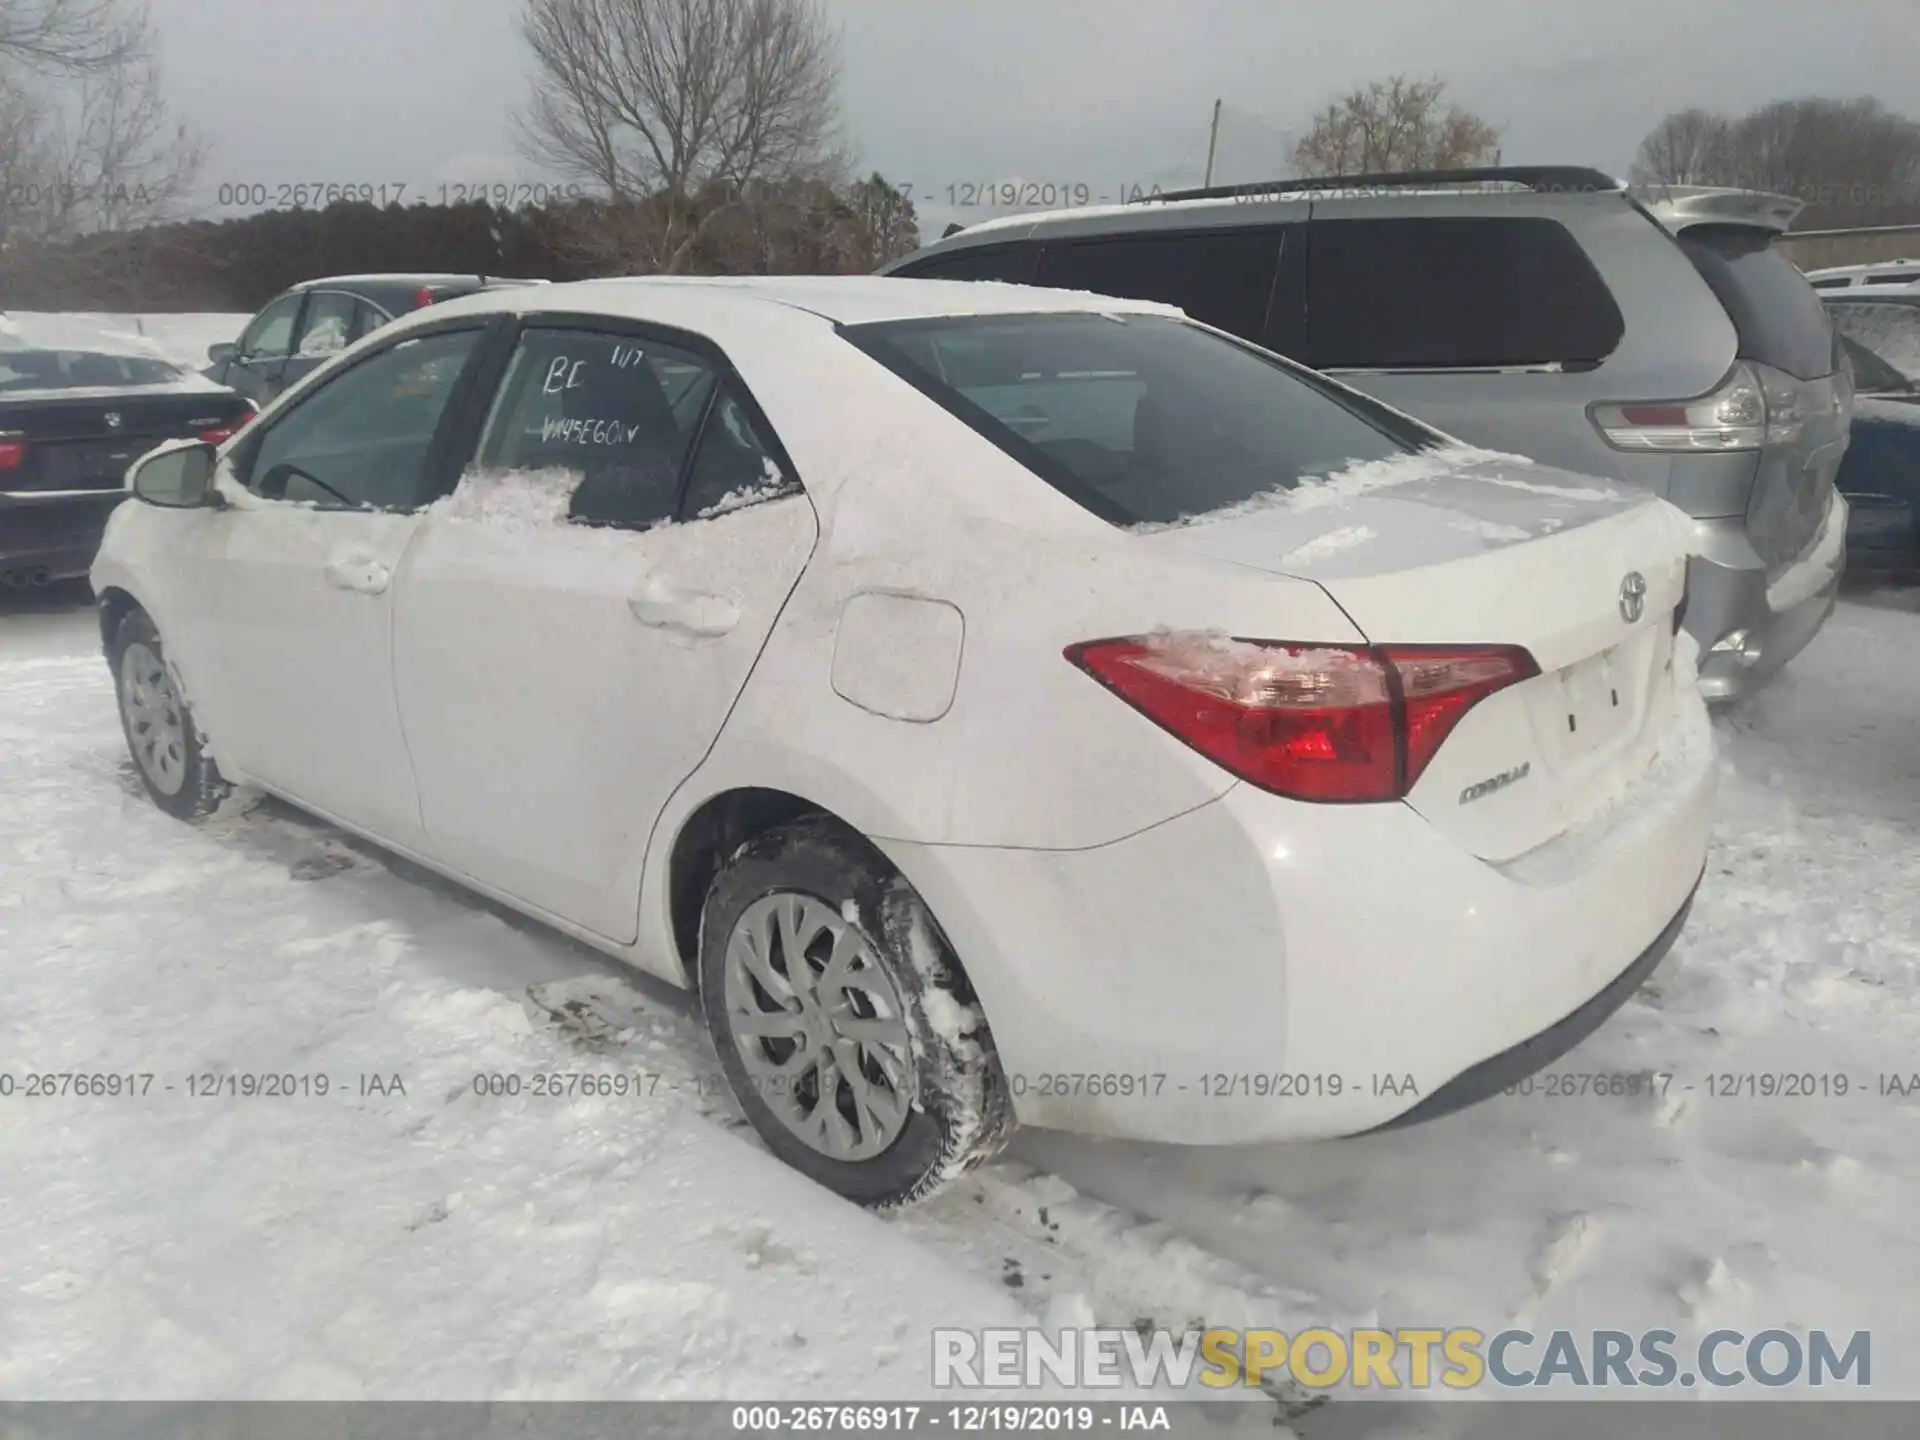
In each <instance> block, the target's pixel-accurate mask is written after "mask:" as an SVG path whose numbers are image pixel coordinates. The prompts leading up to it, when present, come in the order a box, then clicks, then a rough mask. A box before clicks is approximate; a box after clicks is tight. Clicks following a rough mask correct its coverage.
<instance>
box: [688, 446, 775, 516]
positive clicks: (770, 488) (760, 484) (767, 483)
mask: <svg viewBox="0 0 1920 1440" xmlns="http://www.w3.org/2000/svg"><path fill="white" fill-rule="evenodd" d="M786 484H787V477H786V476H784V475H782V474H781V473H780V467H779V466H778V465H776V464H774V463H773V460H772V459H771V458H770V457H768V456H765V455H763V456H761V457H760V479H759V480H758V481H756V482H755V483H754V484H752V485H741V486H738V487H736V488H735V489H732V490H729V491H728V492H727V493H726V494H724V495H722V496H721V497H720V498H719V499H718V500H716V501H714V502H713V503H712V504H711V505H709V506H707V507H706V508H705V509H704V510H700V511H697V512H695V514H694V517H693V518H694V519H696V520H711V519H713V517H714V516H716V515H724V514H726V513H727V512H728V511H729V510H738V509H740V508H741V506H743V505H753V504H757V503H758V502H759V501H762V500H771V499H772V498H773V497H774V496H775V495H778V494H779V493H780V492H781V491H782V490H784V489H785V488H786Z"/></svg>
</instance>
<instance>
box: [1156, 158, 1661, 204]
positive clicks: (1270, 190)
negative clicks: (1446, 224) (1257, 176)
mask: <svg viewBox="0 0 1920 1440" xmlns="http://www.w3.org/2000/svg"><path fill="white" fill-rule="evenodd" d="M1490 184H1507V185H1518V186H1521V187H1522V188H1524V189H1527V190H1534V191H1555V190H1567V191H1577V192H1581V193H1590V192H1593V191H1617V190H1622V189H1625V188H1626V187H1625V186H1624V185H1623V184H1622V183H1621V182H1620V181H1619V180H1618V179H1617V178H1616V177H1614V176H1612V175H1608V174H1607V173H1605V172H1604V171H1601V170H1595V169H1593V168H1591V167H1590V166H1586V165H1485V166H1476V167H1472V168H1469V169H1465V170H1389V171H1381V172H1379V173H1378V174H1368V175H1321V176H1318V177H1317V178H1314V179H1311V180H1260V181H1255V182H1254V183H1253V184H1250V185H1210V186H1205V187H1202V188H1200V189H1197V190H1163V191H1161V192H1159V193H1158V194H1155V195H1151V196H1147V197H1144V198H1145V199H1146V200H1147V201H1149V202H1150V203H1158V202H1160V201H1166V200H1233V199H1242V198H1245V197H1248V196H1260V195H1291V194H1298V193H1300V192H1302V191H1313V190H1363V189H1366V190H1371V189H1380V190H1418V189H1422V188H1425V187H1427V186H1436V185H1490Z"/></svg>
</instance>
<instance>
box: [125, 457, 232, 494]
mask: <svg viewBox="0 0 1920 1440" xmlns="http://www.w3.org/2000/svg"><path fill="white" fill-rule="evenodd" d="M215 448H216V447H214V446H212V445H209V444H208V443H207V442H206V441H204V440H169V441H168V442H167V443H166V444H164V445H161V446H158V447H157V448H155V449H153V450H149V451H148V452H147V453H146V454H145V455H142V456H141V457H140V458H139V459H138V460H136V461H134V462H133V468H132V469H130V470H128V471H127V488H128V489H129V490H131V491H132V492H133V493H134V497H135V498H136V499H140V500H144V501H146V502H147V504H149V505H159V506H163V507H164V508H166V509H168V510H199V509H218V508H219V507H220V506H221V505H222V504H224V503H225V502H223V501H222V500H221V498H220V493H219V492H218V491H217V490H215V489H214V488H213V457H214V450H215Z"/></svg>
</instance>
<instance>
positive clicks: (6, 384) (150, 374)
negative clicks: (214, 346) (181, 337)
mask: <svg viewBox="0 0 1920 1440" xmlns="http://www.w3.org/2000/svg"><path fill="white" fill-rule="evenodd" d="M180 376H181V372H180V370H179V369H177V368H176V367H174V366H172V365H169V364H167V362H166V361H164V360H149V359H147V358H146V357H144V356H140V355H101V354H94V353H92V352H89V351H85V350H0V394H5V393H6V392H7V391H9V390H93V389H107V390H112V389H119V388H121V387H123V386H129V385H165V384H167V383H168V382H169V381H173V380H178V379H179V378H180Z"/></svg>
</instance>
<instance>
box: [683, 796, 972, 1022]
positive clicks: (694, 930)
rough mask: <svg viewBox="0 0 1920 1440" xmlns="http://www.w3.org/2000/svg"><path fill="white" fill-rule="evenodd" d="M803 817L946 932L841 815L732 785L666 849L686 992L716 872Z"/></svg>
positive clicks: (695, 813) (954, 953) (896, 867)
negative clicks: (880, 872) (861, 857)
mask: <svg viewBox="0 0 1920 1440" xmlns="http://www.w3.org/2000/svg"><path fill="white" fill-rule="evenodd" d="M803 819H819V820H824V821H827V822H829V823H831V824H832V825H834V826H835V827H836V828H838V829H839V830H841V831H843V832H844V833H845V834H846V836H847V837H848V838H849V839H851V840H852V841H854V842H855V843H856V844H857V845H858V846H859V847H860V848H861V849H862V850H864V851H865V852H866V853H867V854H868V855H870V856H871V857H872V858H873V861H874V863H875V864H876V865H879V866H881V867H883V868H884V869H885V870H887V871H889V872H890V873H892V874H894V875H897V876H899V877H900V878H901V879H903V880H904V881H906V883H907V884H909V885H912V886H913V887H914V890H915V893H916V894H919V895H920V900H921V903H922V904H923V905H925V906H926V907H927V913H928V914H929V915H931V916H932V917H933V919H934V923H935V924H936V925H939V926H940V929H941V933H942V935H943V936H945V935H946V934H947V931H946V927H945V926H944V925H943V924H941V920H940V916H939V914H938V913H937V912H936V911H935V909H934V907H933V903H932V901H931V900H930V899H929V898H928V897H927V896H926V895H925V894H923V893H921V892H920V887H919V886H918V885H917V884H915V881H914V878H913V876H912V875H910V874H908V873H907V872H906V871H905V870H903V869H902V868H901V867H900V864H899V862H898V861H897V860H895V859H894V858H893V857H892V856H891V855H889V854H888V853H887V849H886V847H885V846H883V845H882V844H880V843H879V842H877V841H875V840H874V839H873V838H872V837H871V836H869V835H868V834H867V833H866V832H865V831H863V830H862V829H861V828H860V826H858V825H856V824H855V823H853V822H852V821H851V820H849V819H848V818H847V817H846V816H845V815H843V814H841V813H840V812H839V811H837V810H836V809H834V808H833V807H832V806H829V805H825V804H822V803H821V802H819V801H817V800H813V799H810V798H808V797H807V796H805V795H801V794H798V793H796V792H794V791H791V790H784V789H781V788H779V787H777V786H767V785H736V786H732V787H730V788H728V789H725V790H719V791H716V792H715V793H714V794H712V795H709V796H707V797H706V798H705V799H704V800H702V801H701V802H700V803H699V804H698V805H696V806H695V807H694V808H693V809H692V810H691V811H690V812H689V813H688V814H687V816H686V818H685V819H684V820H682V821H681V822H680V825H679V827H678V829H677V830H676V831H675V832H674V837H673V842H672V844H671V846H670V847H669V849H668V852H667V867H666V876H665V881H666V902H667V912H668V913H667V920H668V932H669V935H670V938H671V941H672V946H673V959H674V961H675V962H676V964H677V966H678V968H679V971H680V976H681V983H683V984H684V985H685V986H686V987H687V988H688V989H690V990H696V991H697V990H698V988H699V983H700V918H701V912H702V911H703V910H704V909H705V906H706V900H707V892H708V891H709V890H710V889H711V888H712V885H713V882H714V880H715V879H716V878H717V877H718V875H719V874H720V871H721V868H722V867H723V866H724V865H725V864H726V862H727V860H728V859H729V858H730V857H731V856H733V855H735V854H737V853H738V852H739V850H740V848H741V847H742V846H744V845H746V844H748V843H749V842H750V841H752V840H754V839H757V838H758V837H759V836H761V835H764V834H766V833H767V831H769V830H773V829H777V828H778V827H780V826H782V825H790V824H792V823H794V822H795V821H799V820H803ZM947 948H948V963H949V964H951V965H952V967H953V969H954V971H955V978H956V979H957V980H958V982H959V984H960V987H961V990H962V992H963V995H964V998H966V999H968V1000H970V1001H974V1002H976V1003H979V1002H980V1000H981V997H980V996H979V992H978V989H977V987H976V986H975V985H974V983H973V978H972V975H971V972H970V971H969V970H968V967H967V963H966V957H965V956H964V955H962V954H960V953H959V949H958V947H957V946H956V945H954V943H953V941H952V940H951V938H950V937H949V938H948V940H947ZM988 1022H989V1023H991V1022H992V1017H991V1015H989V1016H988Z"/></svg>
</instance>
